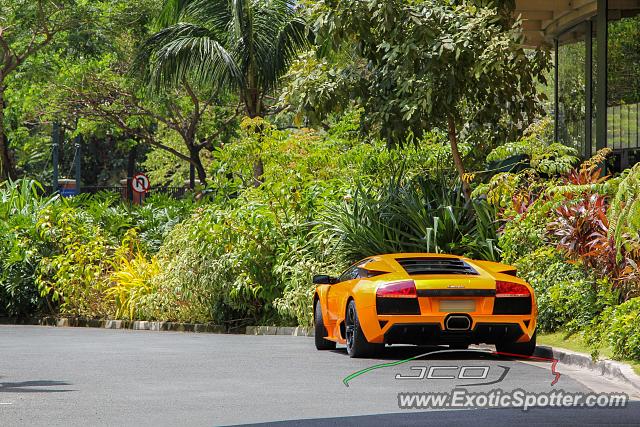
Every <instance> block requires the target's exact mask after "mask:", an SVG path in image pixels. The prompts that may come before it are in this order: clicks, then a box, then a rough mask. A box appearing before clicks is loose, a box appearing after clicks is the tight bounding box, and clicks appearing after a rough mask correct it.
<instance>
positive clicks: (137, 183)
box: [131, 173, 151, 194]
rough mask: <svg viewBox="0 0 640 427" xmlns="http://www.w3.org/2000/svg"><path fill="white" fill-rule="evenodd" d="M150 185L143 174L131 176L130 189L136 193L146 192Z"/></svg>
mask: <svg viewBox="0 0 640 427" xmlns="http://www.w3.org/2000/svg"><path fill="white" fill-rule="evenodd" d="M150 187H151V183H150V182H149V178H148V177H147V176H146V175H145V174H143V173H138V174H135V175H134V176H133V179H132V180H131V189H132V190H133V191H135V192H136V193H140V194H143V193H147V192H148V191H149V188H150Z"/></svg>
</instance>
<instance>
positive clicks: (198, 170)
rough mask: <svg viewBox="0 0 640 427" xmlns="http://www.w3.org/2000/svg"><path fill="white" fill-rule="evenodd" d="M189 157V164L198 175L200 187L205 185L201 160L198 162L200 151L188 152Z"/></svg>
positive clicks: (205, 175)
mask: <svg viewBox="0 0 640 427" xmlns="http://www.w3.org/2000/svg"><path fill="white" fill-rule="evenodd" d="M189 153H190V156H189V157H191V164H192V165H193V166H194V167H195V169H196V173H197V174H198V179H199V180H200V184H201V185H206V184H207V171H206V170H205V169H204V166H203V165H202V160H200V150H198V149H192V150H190V151H189Z"/></svg>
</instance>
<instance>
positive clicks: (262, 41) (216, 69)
mask: <svg viewBox="0 0 640 427" xmlns="http://www.w3.org/2000/svg"><path fill="white" fill-rule="evenodd" d="M159 23H160V25H161V26H162V27H163V29H161V30H160V31H158V32H157V33H155V34H154V35H153V36H151V37H150V38H149V39H148V40H147V41H146V42H145V43H144V44H143V46H142V47H141V49H140V53H139V55H138V58H137V61H136V62H137V64H138V65H139V66H141V67H142V68H143V75H144V78H145V80H146V81H147V82H148V83H150V84H151V85H152V87H154V88H156V89H162V88H168V87H175V86H180V85H182V84H183V83H184V82H186V81H189V82H192V84H195V85H202V86H204V87H214V88H216V89H219V90H220V89H221V90H228V91H232V92H234V93H236V94H237V95H238V97H239V99H240V102H241V103H242V105H243V106H244V110H245V113H246V115H247V116H249V117H251V118H254V117H263V116H264V115H265V114H267V113H268V111H267V108H266V106H265V96H266V95H268V94H269V93H270V92H271V91H273V90H274V88H275V87H276V86H277V85H278V83H279V82H280V79H281V78H282V77H283V76H284V74H285V73H286V72H287V70H288V68H289V66H290V64H291V62H292V61H293V60H294V59H295V58H296V57H297V53H298V51H299V49H301V48H302V47H303V46H305V45H306V43H307V41H308V39H307V32H306V23H305V21H304V20H303V19H302V18H301V17H300V14H299V13H297V10H296V4H295V2H294V1H293V0H166V3H165V5H164V8H163V11H162V14H161V16H160V20H159ZM262 174H263V164H262V160H258V161H257V162H256V164H255V165H254V179H255V181H256V183H257V184H258V185H259V183H260V180H261V178H262Z"/></svg>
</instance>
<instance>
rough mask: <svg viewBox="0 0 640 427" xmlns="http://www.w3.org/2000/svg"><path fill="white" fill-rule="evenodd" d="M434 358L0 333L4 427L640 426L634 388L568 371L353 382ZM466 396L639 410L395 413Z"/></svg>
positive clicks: (451, 360) (302, 342) (529, 367)
mask: <svg viewBox="0 0 640 427" xmlns="http://www.w3.org/2000/svg"><path fill="white" fill-rule="evenodd" d="M433 350H434V349H433V348H431V349H425V348H415V347H392V348H390V349H388V350H387V352H386V353H385V354H384V356H383V357H382V358H381V359H377V360H362V359H359V360H357V359H350V358H349V357H348V356H347V355H346V352H345V351H344V349H340V348H338V349H337V350H335V351H324V352H318V351H316V350H315V348H314V346H313V339H312V338H306V337H290V336H246V335H216V334H195V333H179V332H175V333H174V332H151V331H130V330H107V329H91V328H54V327H37V326H0V426H23V425H24V426H93V425H105V426H213V425H230V424H245V423H260V422H282V423H283V424H284V425H299V424H301V423H302V424H306V425H313V426H315V425H318V426H319V425H362V424H366V425H385V426H386V425H393V424H397V425H438V426H442V425H471V424H473V425H492V426H496V425H514V424H516V423H517V424H522V425H535V424H547V425H554V424H558V425H571V424H573V425H585V424H591V425H605V424H612V423H616V424H619V425H625V424H626V425H639V424H640V405H639V404H638V403H637V402H636V401H637V400H638V399H640V395H639V394H638V391H637V390H635V389H634V388H633V387H630V386H625V385H623V384H619V383H614V382H611V381H608V380H605V379H603V378H601V377H598V376H596V375H594V374H592V373H589V372H583V371H580V370H576V369H571V368H569V367H566V366H563V365H558V366H557V371H558V372H559V373H560V374H561V375H560V377H559V379H558V382H557V383H556V384H555V385H551V383H552V381H553V380H554V379H555V375H554V374H553V372H552V370H551V364H550V363H548V362H527V361H520V360H510V359H505V358H499V357H496V356H492V355H488V354H481V353H478V352H475V353H443V354H438V355H431V356H425V357H420V358H418V359H416V360H413V361H409V362H406V363H402V364H397V365H395V366H386V367H379V368H377V369H373V370H371V371H368V372H365V373H362V374H361V375H357V376H353V375H352V374H354V373H356V372H359V371H362V370H363V369H365V368H368V367H371V366H373V365H380V364H392V362H396V361H400V360H405V359H407V358H410V357H414V356H418V355H420V354H423V353H425V352H427V351H433ZM464 367H467V369H465V371H464V372H463V373H462V374H461V369H462V368H464ZM429 373H431V374H432V375H431V376H432V377H444V376H453V377H454V378H448V379H442V378H429V376H430V375H429ZM350 375H351V377H350ZM397 375H400V376H407V377H408V376H417V377H418V378H420V377H421V376H422V379H407V380H402V379H397V378H396V376H397ZM459 377H466V378H462V379H460V378H459ZM476 377H477V378H479V379H473V378H476ZM470 378H471V379H470ZM345 379H347V380H348V381H347V383H348V385H349V386H348V387H347V386H346V385H345V384H344V380H345ZM349 379H350V380H349ZM469 383H491V384H484V385H477V384H471V385H469ZM465 384H466V386H465V387H462V388H466V389H467V390H469V391H472V392H481V391H489V390H492V389H500V390H503V391H504V392H505V393H506V392H509V391H512V390H515V389H523V390H525V391H527V392H536V393H540V392H547V391H552V390H560V389H561V390H564V391H566V392H581V393H588V392H591V391H597V392H613V391H623V392H626V393H628V394H629V395H630V396H631V398H632V399H634V400H636V401H632V402H630V403H629V404H628V405H627V407H626V408H604V409H594V408H571V409H567V408H561V409H559V408H544V409H543V408H534V409H531V410H529V411H526V412H523V411H522V410H521V409H514V408H511V409H500V408H498V409H457V410H451V409H449V410H433V411H417V410H406V409H400V408H399V407H398V393H399V392H435V391H444V392H451V391H452V390H453V389H456V388H457V389H459V388H460V387H461V386H463V385H465Z"/></svg>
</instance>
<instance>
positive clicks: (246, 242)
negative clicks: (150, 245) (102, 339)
mask: <svg viewBox="0 0 640 427" xmlns="http://www.w3.org/2000/svg"><path fill="white" fill-rule="evenodd" d="M279 227H280V225H279V223H278V220H277V218H276V217H275V216H274V214H273V212H272V211H271V210H270V209H269V208H268V205H264V204H260V203H256V202H251V201H244V203H242V204H239V205H238V206H237V207H234V206H230V207H228V208H226V209H221V208H218V207H215V206H212V207H207V208H201V209H199V210H197V211H196V212H195V213H194V215H193V216H192V217H191V218H189V219H188V220H187V221H185V222H184V223H182V224H179V225H178V226H176V227H175V228H174V230H173V231H172V232H171V233H170V234H169V236H168V237H167V239H166V241H165V243H164V245H163V246H162V248H161V249H160V252H159V253H158V260H159V262H160V264H161V265H162V271H161V272H160V274H159V275H157V276H156V277H155V278H153V279H152V280H151V283H152V286H154V287H155V288H156V289H157V290H158V292H157V293H156V294H154V295H150V296H149V297H148V298H146V299H145V300H144V301H143V302H142V303H141V304H142V307H141V311H143V312H147V313H149V315H150V316H151V317H153V318H158V319H166V320H181V321H197V322H206V321H214V322H218V323H222V322H228V321H231V320H251V321H253V322H256V321H259V320H265V319H267V318H269V316H270V315H272V314H273V313H271V310H272V307H271V306H270V303H271V302H272V301H273V300H274V299H275V298H276V297H278V296H280V295H281V290H280V289H278V288H277V284H276V280H275V279H274V277H273V275H272V270H273V266H274V262H275V257H276V255H275V254H276V245H277V243H278V239H277V236H278V228H279Z"/></svg>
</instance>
